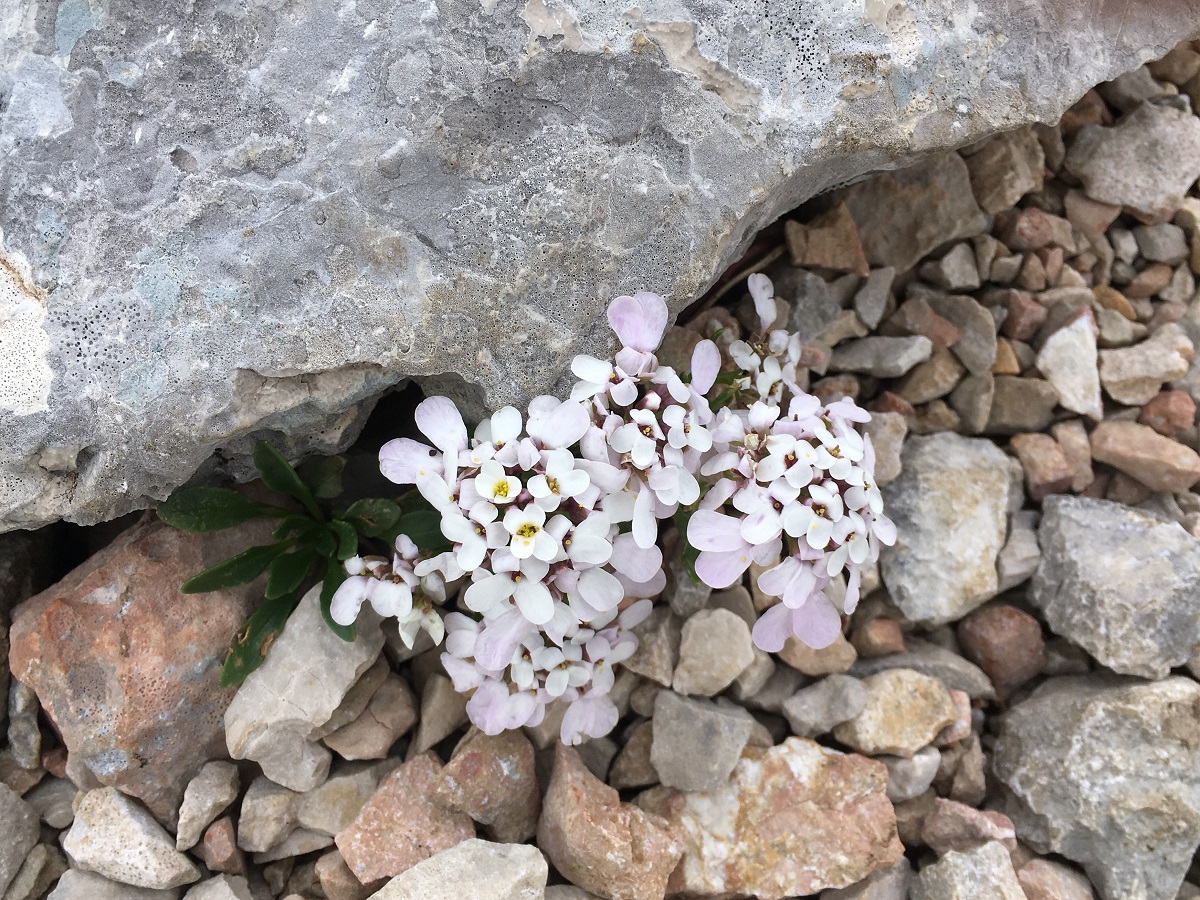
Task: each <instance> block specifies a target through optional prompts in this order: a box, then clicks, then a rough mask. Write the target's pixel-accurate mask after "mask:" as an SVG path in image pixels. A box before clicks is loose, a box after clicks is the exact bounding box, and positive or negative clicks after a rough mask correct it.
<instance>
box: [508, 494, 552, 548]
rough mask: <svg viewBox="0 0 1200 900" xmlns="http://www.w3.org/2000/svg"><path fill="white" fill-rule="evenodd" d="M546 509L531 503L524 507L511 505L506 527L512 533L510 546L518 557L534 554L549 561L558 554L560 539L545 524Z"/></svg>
mask: <svg viewBox="0 0 1200 900" xmlns="http://www.w3.org/2000/svg"><path fill="white" fill-rule="evenodd" d="M545 524H546V511H545V510H544V509H542V508H541V507H540V506H538V505H536V504H533V503H531V504H530V505H528V506H526V507H525V508H524V509H518V508H516V507H515V506H514V507H510V508H509V510H508V512H506V513H505V514H504V528H505V530H506V531H507V532H508V533H509V535H510V542H509V548H510V549H511V550H512V554H513V556H515V557H516V558H517V559H528V558H529V557H531V556H533V557H536V558H537V559H540V560H542V561H544V562H549V561H550V560H552V559H554V557H555V556H557V555H558V551H559V549H560V545H559V543H558V539H557V538H555V537H554V535H553V534H552V533H551V532H548V531H547V530H546V529H545V528H543V527H542V526H544V525H545Z"/></svg>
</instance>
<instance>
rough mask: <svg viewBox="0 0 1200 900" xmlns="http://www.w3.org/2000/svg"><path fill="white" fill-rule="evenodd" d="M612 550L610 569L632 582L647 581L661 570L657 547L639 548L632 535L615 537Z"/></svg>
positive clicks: (659, 553) (659, 552)
mask: <svg viewBox="0 0 1200 900" xmlns="http://www.w3.org/2000/svg"><path fill="white" fill-rule="evenodd" d="M612 550H613V552H612V567H613V568H614V569H616V570H617V571H618V572H620V573H621V574H622V575H624V576H626V577H627V578H629V579H630V580H632V581H635V582H643V581H649V580H650V579H651V578H653V577H654V576H655V574H656V573H658V572H659V571H660V570H661V569H662V565H663V557H662V551H661V550H659V549H658V546H657V545H651V546H649V547H639V546H638V545H637V541H635V540H634V539H633V535H632V534H619V535H617V537H616V539H615V540H614V541H613V543H612Z"/></svg>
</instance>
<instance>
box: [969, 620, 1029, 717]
mask: <svg viewBox="0 0 1200 900" xmlns="http://www.w3.org/2000/svg"><path fill="white" fill-rule="evenodd" d="M958 641H959V644H961V645H962V649H963V653H964V654H965V655H966V657H967V659H969V660H971V661H972V662H973V663H975V664H976V665H978V666H979V668H981V669H983V671H984V672H986V673H987V676H988V678H990V679H991V680H992V684H994V685H995V686H996V694H997V696H999V698H1000V699H1001V700H1004V699H1006V698H1007V697H1008V695H1009V694H1011V693H1012V692H1013V691H1014V690H1015V689H1017V688H1018V687H1020V686H1021V685H1023V684H1024V683H1025V682H1026V681H1028V680H1029V679H1030V678H1032V677H1033V676H1034V675H1037V674H1038V673H1039V672H1041V671H1042V669H1043V668H1044V667H1045V665H1046V641H1045V639H1044V638H1043V637H1042V626H1041V624H1040V623H1039V622H1038V620H1037V619H1035V618H1034V617H1033V616H1031V615H1029V613H1027V612H1024V611H1023V610H1019V609H1017V608H1016V607H1015V606H1008V605H1007V604H998V605H996V606H987V607H984V608H983V609H980V610H977V611H975V612H973V613H971V615H969V616H967V618H965V619H964V620H963V621H962V622H960V623H959V625H958Z"/></svg>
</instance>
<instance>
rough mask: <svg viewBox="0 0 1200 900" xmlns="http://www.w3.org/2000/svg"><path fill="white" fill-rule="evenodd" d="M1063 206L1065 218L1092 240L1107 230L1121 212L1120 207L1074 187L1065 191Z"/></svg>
mask: <svg viewBox="0 0 1200 900" xmlns="http://www.w3.org/2000/svg"><path fill="white" fill-rule="evenodd" d="M1063 206H1064V207H1065V209H1066V212H1067V220H1068V221H1069V222H1070V223H1071V224H1072V225H1074V226H1075V227H1076V228H1078V229H1079V230H1080V231H1082V232H1083V233H1084V234H1085V235H1086V236H1087V237H1088V238H1089V239H1090V240H1092V241H1095V240H1096V239H1097V238H1099V237H1100V236H1101V235H1103V234H1104V232H1106V231H1108V226H1109V225H1111V224H1112V223H1113V222H1115V221H1116V220H1117V216H1119V215H1120V214H1121V207H1119V206H1113V205H1112V204H1109V203H1101V202H1100V201H1098V200H1093V199H1092V198H1091V197H1089V196H1088V195H1087V194H1085V193H1084V192H1083V191H1080V190H1076V189H1075V188H1071V189H1070V190H1069V191H1067V195H1066V197H1064V198H1063Z"/></svg>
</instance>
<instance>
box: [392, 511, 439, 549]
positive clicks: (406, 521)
mask: <svg viewBox="0 0 1200 900" xmlns="http://www.w3.org/2000/svg"><path fill="white" fill-rule="evenodd" d="M401 534H404V535H408V537H409V539H411V540H412V542H413V543H414V544H416V545H417V546H418V547H419V548H420V549H422V550H429V551H432V552H434V553H441V552H442V551H443V550H449V549H450V548H451V547H452V546H454V545H453V544H452V543H451V542H450V541H448V540H446V537H445V535H443V534H442V517H441V516H440V515H438V513H437V510H434V509H418V510H416V511H414V512H410V513H405V514H404V515H403V516H401V517H400V521H399V522H397V523H396V526H395V528H393V529H392V532H391V533H390V534H389V535H387V537H388V539H389V540H390V541H391V542H392V543H395V541H396V537H397V536H398V535H401Z"/></svg>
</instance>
